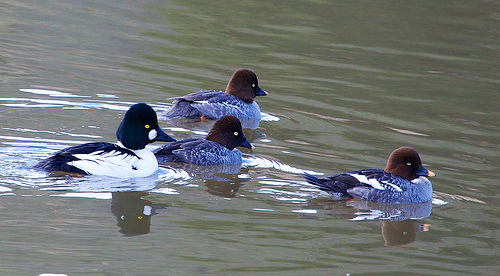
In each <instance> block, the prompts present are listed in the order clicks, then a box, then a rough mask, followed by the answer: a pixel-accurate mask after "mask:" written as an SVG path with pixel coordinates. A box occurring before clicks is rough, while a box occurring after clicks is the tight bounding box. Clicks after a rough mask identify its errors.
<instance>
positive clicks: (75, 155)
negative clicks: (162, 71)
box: [33, 103, 175, 177]
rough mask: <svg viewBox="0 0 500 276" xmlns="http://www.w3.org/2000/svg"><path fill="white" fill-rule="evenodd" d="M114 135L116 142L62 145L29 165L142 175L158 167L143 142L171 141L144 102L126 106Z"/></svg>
mask: <svg viewBox="0 0 500 276" xmlns="http://www.w3.org/2000/svg"><path fill="white" fill-rule="evenodd" d="M116 138H117V139H118V142H117V143H116V144H112V143H105V142H93V143H86V144H82V145H78V146H74V147H69V148H65V149H63V150H61V151H58V152H56V153H55V154H54V155H53V156H51V157H49V158H47V159H45V160H43V161H41V162H39V163H38V164H36V165H35V166H34V167H33V168H35V169H38V170H43V171H48V172H56V171H60V172H67V173H76V174H81V175H104V176H114V177H146V176H150V175H152V174H153V173H155V172H156V171H157V169H158V162H157V161H156V158H155V156H154V154H153V153H152V152H151V151H150V150H148V149H146V148H145V147H146V145H147V144H149V143H152V142H155V141H165V142H172V141H175V139H174V138H172V137H170V136H169V135H167V134H166V133H165V132H164V131H163V130H162V129H161V128H160V126H159V125H158V120H157V117H156V112H155V111H154V110H153V108H151V106H149V105H147V104H145V103H138V104H135V105H133V106H131V107H130V108H129V110H128V111H127V112H126V113H125V116H124V118H123V120H122V122H121V123H120V126H119V127H118V130H117V131H116Z"/></svg>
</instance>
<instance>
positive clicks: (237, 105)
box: [161, 69, 267, 120]
mask: <svg viewBox="0 0 500 276" xmlns="http://www.w3.org/2000/svg"><path fill="white" fill-rule="evenodd" d="M265 95H267V92H266V91H264V90H262V89H261V88H260V87H259V82H258V79H257V75H256V74H255V73H254V72H253V71H252V70H250V69H239V70H237V71H236V72H234V74H233V75H232V77H231V79H230V80H229V83H228V85H227V87H226V90H225V91H224V92H222V91H199V92H195V93H191V94H188V95H186V96H183V97H179V98H175V100H174V105H173V106H172V107H171V108H170V109H168V110H167V111H166V112H164V113H163V114H161V117H164V118H167V119H173V118H181V117H184V118H201V117H204V118H207V119H219V118H221V117H222V116H225V115H233V116H235V117H237V118H238V119H240V120H260V118H261V113H260V107H259V105H258V104H257V102H255V101H254V99H255V97H256V96H265Z"/></svg>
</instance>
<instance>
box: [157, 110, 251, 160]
mask: <svg viewBox="0 0 500 276" xmlns="http://www.w3.org/2000/svg"><path fill="white" fill-rule="evenodd" d="M237 146H243V147H247V148H253V146H252V145H251V144H250V142H248V140H247V139H246V138H245V135H244V134H243V131H242V129H241V123H240V121H239V120H238V118H236V117H234V116H230V115H227V116H224V117H222V118H220V119H218V120H217V121H216V122H215V123H214V125H213V126H212V128H211V129H210V131H209V133H208V135H207V136H206V137H205V138H187V139H182V140H179V141H177V142H174V143H170V144H168V145H165V146H162V147H160V148H158V149H156V150H154V151H153V152H154V154H155V156H156V158H157V159H158V162H159V163H166V162H182V163H189V164H195V165H221V164H238V163H242V155H241V151H240V150H238V149H236V147H237Z"/></svg>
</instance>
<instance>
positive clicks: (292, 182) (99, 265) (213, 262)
mask: <svg viewBox="0 0 500 276" xmlns="http://www.w3.org/2000/svg"><path fill="white" fill-rule="evenodd" d="M498 14H500V6H499V4H498V3H497V2H495V1H479V2H477V1H474V2H471V1H454V2H452V3H449V2H436V1H419V2H418V3H417V2H413V1H398V2H387V1H370V2H365V1H335V2H333V3H332V2H328V1H273V2H269V3H264V2H262V1H239V2H238V3H231V4H228V3H226V2H223V1H208V2H207V1H139V2H138V1H106V3H95V2H93V1H23V2H22V3H18V2H16V1H4V2H3V3H2V4H0V34H1V35H0V48H1V49H2V51H1V53H0V84H1V86H0V91H1V96H0V110H1V113H2V116H1V117H0V126H1V129H0V143H1V145H0V195H2V196H0V205H1V207H2V210H3V211H2V212H0V216H1V220H2V221H3V223H2V226H1V228H0V229H1V233H2V236H1V244H2V248H3V250H2V251H1V252H0V260H1V261H0V264H1V265H0V272H1V273H2V274H6V275H27V274H30V275H39V274H42V273H60V274H66V275H80V274H89V273H92V274H94V275H114V274H117V275H141V274H142V275H144V274H146V275H164V274H169V275H177V274H222V275H234V274H237V275H254V274H263V275H283V274H286V275H332V274H333V275H346V274H350V275H377V274H380V275H381V274H384V275H386V274H389V275H399V274H401V273H406V274H426V275H471V274H472V275H494V274H495V273H497V272H498V271H499V270H500V263H499V251H498V245H499V242H500V240H499V237H500V235H499V234H500V233H499V230H498V229H499V215H498V214H499V211H500V210H499V204H500V196H499V192H500V189H499V188H498V180H497V179H498V178H499V176H500V175H499V172H498V169H499V167H500V162H499V159H498V156H499V155H500V143H499V141H500V124H499V121H500V120H499V119H500V116H499V110H500V96H499V93H498V91H499V87H500V86H499V85H500V79H499V77H498V76H499V68H500V64H499V59H498V57H499V50H500V45H499V40H498V34H499V33H500V23H499V17H498ZM238 68H251V69H253V70H254V71H255V72H256V73H257V75H258V76H259V85H260V86H261V87H262V88H263V89H265V90H266V91H267V92H269V95H268V96H266V97H259V98H258V99H257V101H258V102H259V104H260V106H261V109H262V111H263V112H265V113H266V120H264V121H262V122H261V123H260V125H259V127H258V128H257V129H255V130H251V129H248V130H245V134H246V136H247V138H249V140H251V141H252V143H253V144H254V145H255V146H256V149H255V150H254V151H250V150H247V149H242V151H243V152H244V157H245V161H244V164H243V166H242V168H236V169H234V168H223V169H221V168H196V167H195V168H193V167H189V166H188V167H171V166H162V167H161V168H160V170H159V172H158V174H157V175H154V176H152V177H150V178H145V179H113V178H101V177H83V178H71V177H65V176H62V177H55V176H48V175H47V174H45V173H41V172H36V171H32V170H30V169H29V167H30V166H31V165H33V164H35V163H36V162H37V161H40V160H42V159H43V158H46V157H48V156H50V154H52V153H53V152H55V151H56V150H59V149H62V148H64V147H68V146H72V145H75V144H79V143H83V142H88V141H109V142H113V141H115V131H116V128H117V126H118V124H119V123H120V120H121V118H122V117H123V114H124V112H125V111H126V110H127V109H128V107H129V106H131V105H132V104H134V103H136V102H146V103H149V104H151V105H153V106H154V108H155V109H156V110H157V111H158V112H161V111H163V110H165V109H166V108H168V106H169V103H170V100H167V99H168V98H172V97H176V96H180V95H184V94H187V93H190V92H194V91H197V90H201V89H220V90H223V89H224V88H225V86H226V84H227V81H228V79H229V77H230V76H231V74H232V73H233V72H234V70H236V69H238ZM160 125H161V127H162V128H164V129H165V130H167V132H168V133H169V134H171V135H172V136H174V137H176V138H178V139H180V138H184V137H188V136H192V135H203V133H205V132H206V131H207V129H208V128H209V126H210V125H209V123H192V122H190V123H188V124H184V125H180V126H179V125H175V124H173V123H172V122H168V121H161V122H160ZM160 145H161V143H157V144H153V145H152V146H151V148H154V147H156V146H160ZM403 145H409V146H412V147H414V148H416V149H417V150H418V152H419V153H420V156H421V158H422V160H423V162H424V165H425V166H426V167H427V168H429V169H430V170H432V171H434V172H435V173H436V174H437V177H436V178H433V179H431V180H432V182H433V184H434V190H435V192H434V202H433V203H428V204H421V205H419V204H416V205H399V206H392V205H380V204H373V203H367V202H361V201H358V200H354V201H349V202H346V201H339V200H335V199H334V198H331V197H330V196H328V195H326V194H324V193H322V192H320V191H318V190H317V189H314V188H313V187H310V186H308V185H306V183H305V182H304V181H303V179H302V178H301V177H300V173H301V172H302V171H304V170H305V171H309V172H311V173H317V174H333V173H338V172H343V171H349V170H354V169H360V168H371V167H383V166H384V165H385V162H386V159H387V156H388V155H389V153H390V152H391V151H392V150H393V149H395V148H397V147H399V146H403Z"/></svg>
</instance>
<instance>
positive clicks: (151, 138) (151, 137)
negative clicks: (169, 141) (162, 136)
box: [148, 129, 158, 141]
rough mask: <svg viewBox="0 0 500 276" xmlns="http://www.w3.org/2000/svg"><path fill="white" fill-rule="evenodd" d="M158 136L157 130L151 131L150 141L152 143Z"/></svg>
mask: <svg viewBox="0 0 500 276" xmlns="http://www.w3.org/2000/svg"><path fill="white" fill-rule="evenodd" d="M156 136H158V133H157V132H156V129H152V130H151V131H149V134H148V137H149V140H151V141H152V140H154V139H155V138H156Z"/></svg>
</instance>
